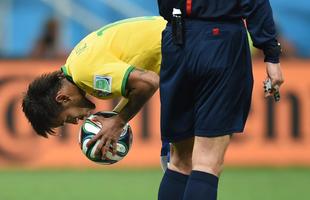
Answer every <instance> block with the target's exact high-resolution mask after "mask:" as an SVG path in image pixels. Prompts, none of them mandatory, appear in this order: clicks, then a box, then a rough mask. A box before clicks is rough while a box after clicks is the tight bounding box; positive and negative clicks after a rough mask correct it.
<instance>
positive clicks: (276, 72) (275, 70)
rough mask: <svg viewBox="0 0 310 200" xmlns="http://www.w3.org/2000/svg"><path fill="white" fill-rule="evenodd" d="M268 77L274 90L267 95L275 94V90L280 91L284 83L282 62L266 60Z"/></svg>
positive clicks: (266, 95)
mask: <svg viewBox="0 0 310 200" xmlns="http://www.w3.org/2000/svg"><path fill="white" fill-rule="evenodd" d="M266 71H267V78H269V79H270V80H271V87H272V89H273V90H271V91H270V92H267V93H266V94H265V97H268V96H272V95H274V92H279V89H280V86H281V85H282V84H283V82H284V79H283V75H282V70H281V66H280V63H270V62H266Z"/></svg>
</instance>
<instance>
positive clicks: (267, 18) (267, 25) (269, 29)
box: [241, 0, 280, 63]
mask: <svg viewBox="0 0 310 200" xmlns="http://www.w3.org/2000/svg"><path fill="white" fill-rule="evenodd" d="M241 7H242V9H243V12H244V16H245V18H246V22H247V28H248V30H249V32H250V35H251V38H252V41H253V45H254V46H255V47H256V48H259V49H261V50H263V51H264V54H265V62H272V63H278V62H279V56H280V54H279V53H274V51H272V50H273V49H275V51H276V48H277V46H278V41H277V39H276V37H277V32H276V28H275V23H274V20H273V16H272V9H271V6H270V3H269V0H241Z"/></svg>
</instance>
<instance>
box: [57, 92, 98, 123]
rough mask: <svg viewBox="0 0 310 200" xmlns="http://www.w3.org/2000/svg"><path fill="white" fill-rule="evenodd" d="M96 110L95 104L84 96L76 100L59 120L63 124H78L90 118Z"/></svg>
mask: <svg viewBox="0 0 310 200" xmlns="http://www.w3.org/2000/svg"><path fill="white" fill-rule="evenodd" d="M94 108H95V104H93V103H92V102H91V101H90V100H88V99H87V98H85V97H84V96H81V98H79V99H74V100H72V102H71V103H70V105H68V106H67V107H66V108H65V109H64V111H63V112H62V113H61V114H60V116H59V118H60V121H61V124H62V125H63V124H65V123H69V124H78V123H79V120H83V119H85V118H86V117H87V116H89V115H90V114H91V111H92V110H93V109H94Z"/></svg>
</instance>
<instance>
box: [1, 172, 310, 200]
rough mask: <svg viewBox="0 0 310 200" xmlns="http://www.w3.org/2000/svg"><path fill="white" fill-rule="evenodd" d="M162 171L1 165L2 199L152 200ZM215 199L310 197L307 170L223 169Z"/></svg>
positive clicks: (309, 179)
mask: <svg viewBox="0 0 310 200" xmlns="http://www.w3.org/2000/svg"><path fill="white" fill-rule="evenodd" d="M161 176H162V172H161V171H160V170H155V169H141V170H138V169H132V170H106V167H105V169H104V170H87V169H85V170H76V169H75V170H70V169H66V170H37V171H29V170H27V171H24V170H1V171H0V200H71V199H72V200H92V199H94V200H95V199H96V200H97V199H102V200H103V199H107V200H156V199H157V189H158V185H159V182H160V179H161ZM218 197H219V198H218V199H219V200H291V199H298V200H309V199H310V169H304V168H291V169H282V168H279V169H272V168H227V169H225V171H224V173H223V174H222V178H221V182H220V189H219V194H218Z"/></svg>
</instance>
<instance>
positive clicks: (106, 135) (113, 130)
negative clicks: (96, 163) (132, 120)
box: [87, 115, 125, 159]
mask: <svg viewBox="0 0 310 200" xmlns="http://www.w3.org/2000/svg"><path fill="white" fill-rule="evenodd" d="M95 119H96V120H98V121H99V122H100V123H101V124H102V128H101V130H100V131H99V132H98V133H97V134H96V135H95V136H94V137H93V138H92V139H91V140H90V141H88V143H87V147H89V146H91V145H92V144H95V143H96V142H97V140H100V142H99V144H98V146H97V148H96V150H95V155H96V156H98V157H99V156H101V158H102V159H104V157H105V154H106V153H107V151H108V150H109V149H111V150H112V154H113V155H115V154H116V147H117V141H118V140H119V137H120V135H121V133H122V131H123V128H124V126H125V123H124V122H123V121H122V120H121V119H120V118H119V117H118V116H117V115H116V116H113V117H110V118H105V117H102V116H96V117H95Z"/></svg>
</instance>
